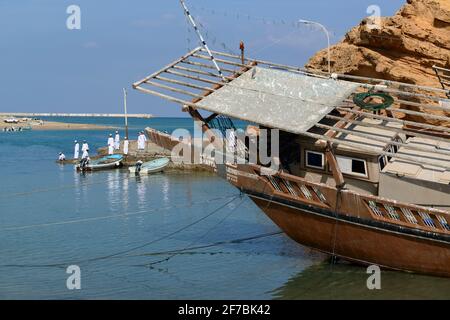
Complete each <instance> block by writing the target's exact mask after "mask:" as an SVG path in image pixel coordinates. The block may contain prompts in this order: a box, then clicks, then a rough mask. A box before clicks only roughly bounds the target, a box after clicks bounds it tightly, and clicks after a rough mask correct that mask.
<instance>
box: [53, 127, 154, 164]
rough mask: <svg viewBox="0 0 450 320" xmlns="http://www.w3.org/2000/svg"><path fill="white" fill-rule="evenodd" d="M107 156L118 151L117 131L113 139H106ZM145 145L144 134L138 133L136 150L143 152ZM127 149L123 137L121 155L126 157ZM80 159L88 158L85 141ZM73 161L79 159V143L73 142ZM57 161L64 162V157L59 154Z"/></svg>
mask: <svg viewBox="0 0 450 320" xmlns="http://www.w3.org/2000/svg"><path fill="white" fill-rule="evenodd" d="M107 144H108V154H114V152H115V151H118V150H120V134H119V131H116V134H115V136H114V137H113V135H112V134H110V135H109V137H108V142H107ZM146 144H147V137H146V136H145V134H144V132H143V131H141V132H139V135H138V139H137V149H138V150H145V147H146ZM128 148H129V141H128V138H127V137H125V140H124V141H123V150H122V153H123V154H125V155H127V154H128ZM81 152H82V155H81V159H87V158H89V144H88V143H87V141H86V140H84V141H83V144H82V145H81ZM73 158H74V159H79V158H80V143H79V142H78V141H77V140H75V147H74V153H73ZM58 159H59V161H64V160H66V156H65V155H64V154H63V153H62V152H60V153H59V158H58Z"/></svg>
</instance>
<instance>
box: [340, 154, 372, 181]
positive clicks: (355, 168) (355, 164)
mask: <svg viewBox="0 0 450 320" xmlns="http://www.w3.org/2000/svg"><path fill="white" fill-rule="evenodd" d="M336 160H337V162H338V164H339V169H341V172H342V173H345V174H350V175H354V176H360V177H365V178H367V177H368V175H367V162H366V160H362V159H357V158H350V157H344V156H336Z"/></svg>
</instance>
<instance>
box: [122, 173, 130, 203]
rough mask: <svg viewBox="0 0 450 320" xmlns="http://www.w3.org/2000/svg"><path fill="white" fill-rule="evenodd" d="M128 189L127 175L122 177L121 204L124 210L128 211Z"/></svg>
mask: <svg viewBox="0 0 450 320" xmlns="http://www.w3.org/2000/svg"><path fill="white" fill-rule="evenodd" d="M128 189H129V176H126V177H125V178H124V179H123V183H122V205H123V208H124V210H125V211H128Z"/></svg>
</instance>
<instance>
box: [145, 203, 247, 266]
mask: <svg viewBox="0 0 450 320" xmlns="http://www.w3.org/2000/svg"><path fill="white" fill-rule="evenodd" d="M243 202H244V199H243V198H242V196H241V201H240V202H239V204H238V205H237V206H236V207H234V208H233V210H230V212H229V213H228V214H227V215H226V216H225V217H224V218H222V219H221V220H220V221H219V222H218V223H216V224H215V225H214V226H213V227H211V228H210V229H209V230H208V231H207V232H206V233H204V234H203V235H201V236H200V237H199V238H197V239H195V240H194V241H193V242H191V243H190V244H189V245H188V246H187V247H185V248H184V249H182V250H181V251H185V250H187V248H189V247H192V246H193V245H194V244H195V243H196V242H198V241H200V240H201V239H203V238H204V237H206V235H208V234H209V233H210V232H211V230H213V229H214V228H216V227H217V226H218V225H220V224H221V223H222V222H224V221H225V220H226V219H228V218H229V217H230V216H231V215H232V214H233V213H234V212H235V211H236V210H237V209H238V208H239V207H240V206H241V205H242V203H243ZM178 254H180V253H179V252H174V253H173V254H171V255H170V256H169V257H167V258H165V259H162V260H159V261H155V262H152V263H149V264H146V265H145V266H147V267H151V266H153V265H155V264H159V263H162V262H166V261H169V260H170V259H172V258H173V257H175V256H177V255H178Z"/></svg>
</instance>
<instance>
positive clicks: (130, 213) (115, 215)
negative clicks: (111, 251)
mask: <svg viewBox="0 0 450 320" xmlns="http://www.w3.org/2000/svg"><path fill="white" fill-rule="evenodd" d="M234 197H235V196H234ZM230 198H232V197H230V196H227V197H218V198H212V199H209V200H206V201H197V202H192V203H190V204H189V205H186V204H185V203H183V204H179V205H174V206H166V207H162V208H157V209H150V210H140V211H134V212H126V213H122V214H114V215H108V216H100V217H92V218H84V219H76V220H66V221H57V222H49V223H41V224H31V225H25V226H17V227H5V228H0V231H16V230H25V229H33V228H42V227H50V226H59V225H67V224H75V223H82V222H91V221H98V220H106V219H114V218H122V217H129V216H134V215H139V214H144V213H150V212H158V211H165V210H170V209H177V208H186V207H192V206H195V205H199V204H206V203H211V202H214V201H217V200H223V199H230Z"/></svg>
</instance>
